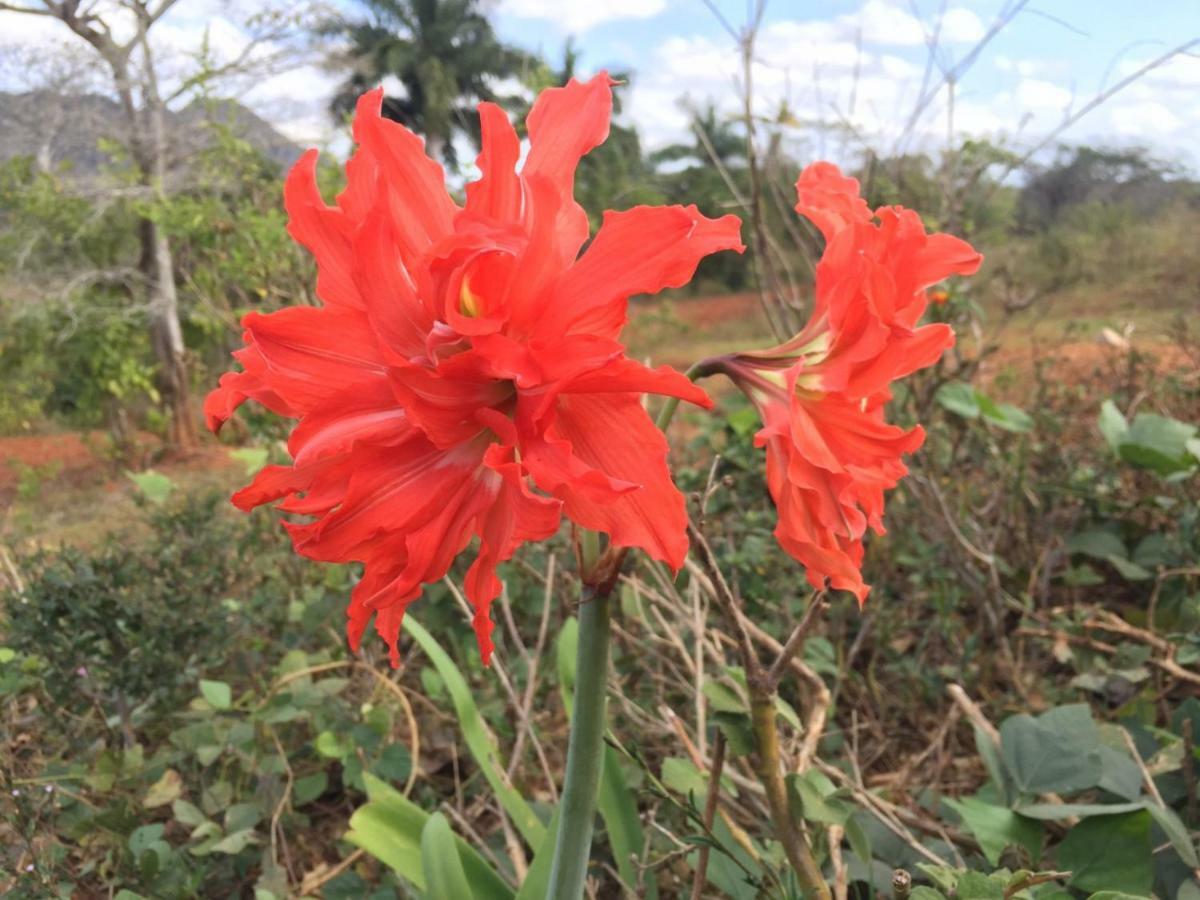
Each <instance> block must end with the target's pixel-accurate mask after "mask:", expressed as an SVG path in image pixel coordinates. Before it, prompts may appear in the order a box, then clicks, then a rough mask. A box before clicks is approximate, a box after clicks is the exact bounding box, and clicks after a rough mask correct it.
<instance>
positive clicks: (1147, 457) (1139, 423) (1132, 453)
mask: <svg viewBox="0 0 1200 900" xmlns="http://www.w3.org/2000/svg"><path fill="white" fill-rule="evenodd" d="M1195 437H1196V426H1195V425H1188V424H1187V423H1186V422H1180V421H1178V420H1176V419H1168V418H1166V417H1165V416H1158V415H1155V414H1153V413H1138V415H1137V416H1135V417H1134V420H1133V423H1132V424H1131V425H1130V426H1129V431H1128V432H1127V433H1126V434H1125V437H1124V439H1123V440H1122V441H1121V444H1120V448H1119V452H1120V455H1121V458H1122V459H1124V460H1126V461H1127V462H1130V463H1133V464H1134V465H1135V466H1138V467H1140V468H1143V469H1151V470H1153V471H1155V472H1157V473H1158V474H1159V475H1171V474H1173V473H1175V472H1182V471H1187V470H1188V469H1190V468H1192V467H1193V466H1194V465H1195V462H1196V460H1195V457H1193V456H1192V453H1191V451H1190V450H1189V449H1188V442H1189V441H1191V440H1192V439H1194V438H1195Z"/></svg>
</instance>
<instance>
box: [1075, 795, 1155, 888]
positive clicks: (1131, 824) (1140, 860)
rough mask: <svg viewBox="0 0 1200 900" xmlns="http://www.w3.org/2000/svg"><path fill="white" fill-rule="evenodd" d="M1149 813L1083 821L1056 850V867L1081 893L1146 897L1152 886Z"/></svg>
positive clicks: (1152, 863)
mask: <svg viewBox="0 0 1200 900" xmlns="http://www.w3.org/2000/svg"><path fill="white" fill-rule="evenodd" d="M1151 850H1152V848H1151V846H1150V813H1148V812H1147V811H1145V810H1139V811H1137V812H1129V813H1122V814H1119V815H1115V816H1095V817H1092V818H1088V819H1084V820H1083V821H1082V822H1080V823H1079V824H1078V825H1076V826H1075V827H1074V828H1072V829H1071V830H1070V831H1069V832H1068V833H1067V836H1066V837H1065V838H1064V839H1063V842H1062V843H1061V844H1060V845H1059V847H1058V867H1059V868H1060V869H1064V870H1067V871H1069V872H1071V878H1070V880H1069V881H1068V884H1070V885H1071V886H1072V887H1074V888H1078V889H1079V890H1081V891H1103V890H1110V891H1121V892H1123V893H1128V894H1138V895H1141V896H1146V895H1149V893H1150V888H1151V886H1152V884H1153V882H1154V860H1153V857H1152V856H1151Z"/></svg>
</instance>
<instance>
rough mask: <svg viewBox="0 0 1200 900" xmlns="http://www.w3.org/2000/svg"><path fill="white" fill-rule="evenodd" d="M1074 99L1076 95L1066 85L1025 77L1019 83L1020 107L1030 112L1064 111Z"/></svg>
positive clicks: (1017, 97) (1018, 101)
mask: <svg viewBox="0 0 1200 900" xmlns="http://www.w3.org/2000/svg"><path fill="white" fill-rule="evenodd" d="M1073 99H1074V95H1073V94H1072V93H1071V91H1069V90H1067V89H1066V88H1065V87H1062V86H1061V85H1057V84H1054V83H1053V82H1050V81H1043V80H1042V79H1040V78H1025V79H1023V80H1022V81H1021V82H1020V83H1019V84H1018V85H1017V90H1016V101H1017V104H1018V107H1019V108H1020V109H1024V110H1028V111H1030V112H1035V113H1036V112H1042V111H1049V110H1052V111H1055V112H1062V111H1064V110H1066V109H1067V107H1069V106H1070V105H1071V101H1072V100H1073Z"/></svg>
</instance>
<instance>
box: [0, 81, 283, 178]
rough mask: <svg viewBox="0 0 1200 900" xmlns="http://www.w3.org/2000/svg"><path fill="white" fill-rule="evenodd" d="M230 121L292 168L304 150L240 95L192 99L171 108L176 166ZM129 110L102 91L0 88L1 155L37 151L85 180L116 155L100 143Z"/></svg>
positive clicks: (43, 160)
mask: <svg viewBox="0 0 1200 900" xmlns="http://www.w3.org/2000/svg"><path fill="white" fill-rule="evenodd" d="M213 123H217V124H221V125H225V126H228V127H230V128H231V129H232V130H233V133H234V134H235V135H236V136H237V137H239V138H241V139H242V140H244V141H246V142H247V143H249V144H250V145H251V146H252V147H254V148H256V149H257V150H259V151H260V152H261V153H262V154H263V155H264V156H266V157H267V158H268V159H270V160H272V161H274V162H276V163H278V164H279V166H280V167H281V168H287V167H289V166H291V164H292V163H294V162H295V161H296V160H297V159H298V158H299V157H300V154H301V152H302V151H301V148H300V147H298V146H296V144H294V143H292V142H291V141H289V140H288V139H287V138H285V137H284V136H283V135H282V134H280V133H279V132H278V131H276V130H275V128H274V127H273V126H272V125H271V124H270V123H269V122H267V121H266V120H264V119H262V118H261V117H259V116H258V115H256V114H255V113H253V112H251V111H250V110H249V109H247V108H246V107H245V106H243V105H242V104H240V103H238V102H237V101H236V100H217V101H211V102H207V103H206V102H203V101H199V100H196V101H193V102H192V103H190V104H188V105H187V106H186V107H184V108H183V109H181V110H178V111H169V112H168V113H167V136H168V140H169V142H170V145H171V161H172V169H174V170H176V172H177V173H178V172H179V171H180V170H186V167H187V160H188V158H189V157H190V156H191V155H192V154H194V153H195V152H196V150H198V149H200V148H202V147H203V146H204V145H205V144H206V143H207V142H208V141H209V140H211V138H210V135H209V133H208V126H210V125H211V124H213ZM124 131H125V122H124V115H123V114H122V112H121V108H120V107H119V106H118V105H117V103H116V102H115V101H114V100H112V99H111V98H109V97H104V96H101V95H99V94H75V95H70V94H56V93H53V92H50V91H31V92H29V93H24V94H6V93H3V92H0V161H4V160H8V159H11V158H12V157H14V156H33V157H35V158H36V159H37V160H38V162H39V164H40V165H41V166H42V167H43V168H46V169H51V168H57V167H58V166H59V165H61V164H62V163H64V162H65V163H69V164H70V167H71V170H72V171H73V172H74V174H75V175H76V176H77V177H78V178H80V179H82V180H85V181H88V180H92V179H94V178H96V177H97V176H99V175H100V174H101V173H102V171H103V169H104V168H105V167H106V166H110V165H111V164H112V160H111V158H110V157H109V156H108V154H106V153H105V152H104V151H103V150H102V149H101V147H100V144H101V141H102V140H104V139H110V140H111V139H120V138H121V136H122V135H123V133H124Z"/></svg>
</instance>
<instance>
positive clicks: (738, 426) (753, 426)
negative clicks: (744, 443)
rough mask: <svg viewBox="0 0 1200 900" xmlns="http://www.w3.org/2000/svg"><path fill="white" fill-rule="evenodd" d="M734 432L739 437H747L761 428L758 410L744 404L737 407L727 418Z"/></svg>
mask: <svg viewBox="0 0 1200 900" xmlns="http://www.w3.org/2000/svg"><path fill="white" fill-rule="evenodd" d="M725 421H726V422H728V423H729V427H730V428H732V429H733V433H734V434H736V435H737V436H738V437H746V436H747V435H750V434H752V433H753V432H755V431H757V430H758V428H759V419H758V412H757V411H756V410H755V409H754V407H753V406H743V407H741V408H740V409H735V410H734V411H733V412H731V413H730V414H729V415H728V417H726V419H725Z"/></svg>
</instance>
